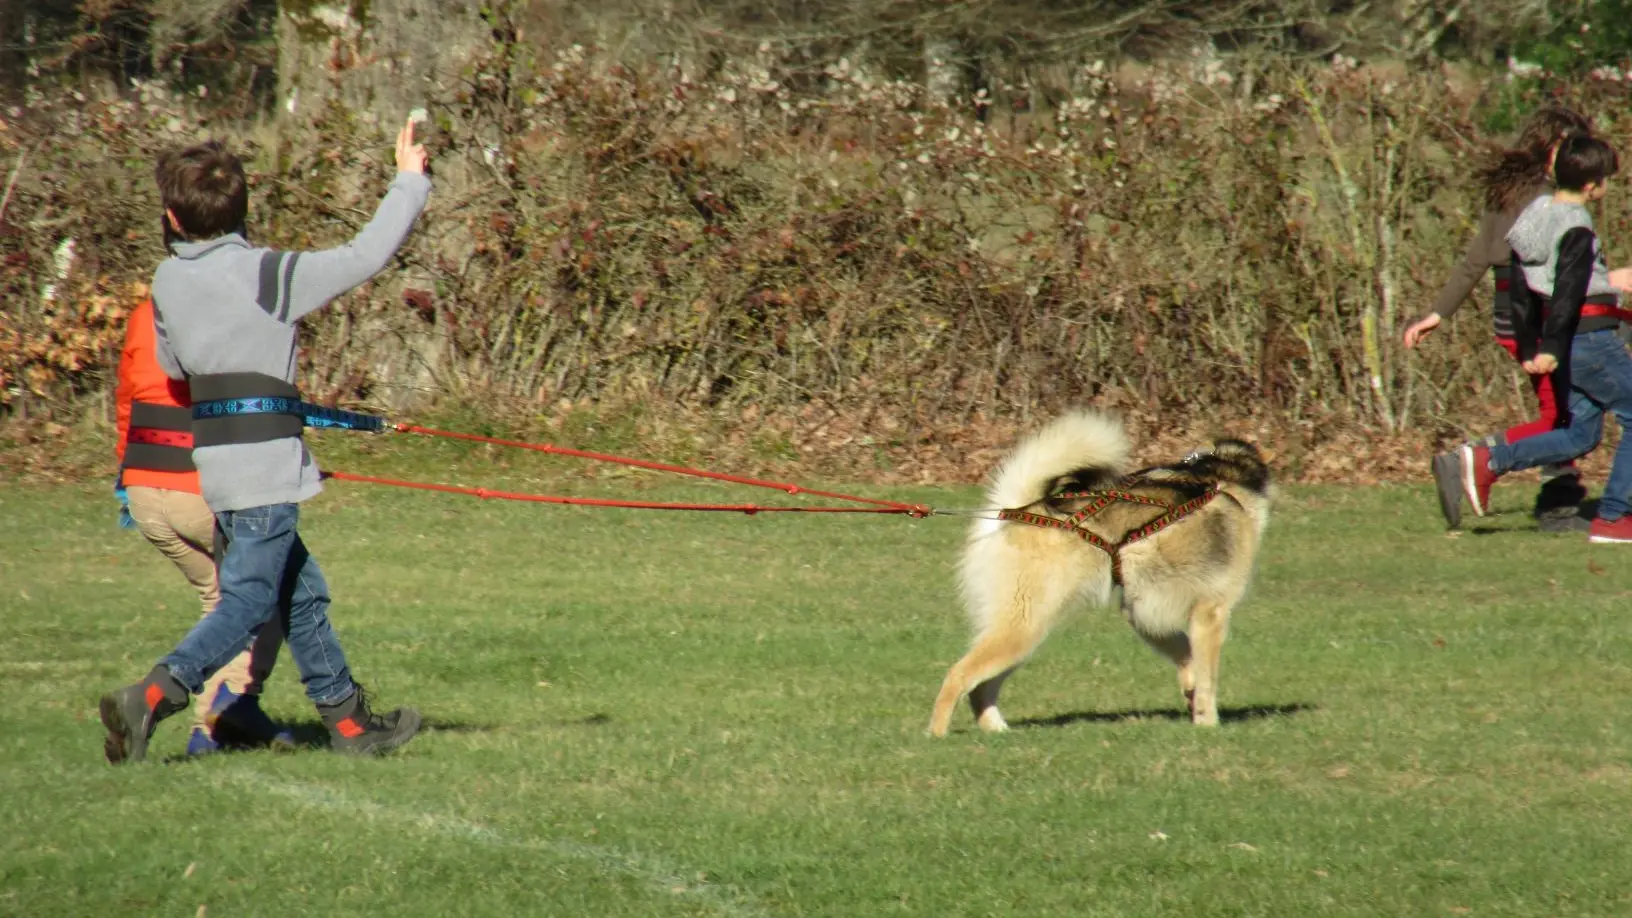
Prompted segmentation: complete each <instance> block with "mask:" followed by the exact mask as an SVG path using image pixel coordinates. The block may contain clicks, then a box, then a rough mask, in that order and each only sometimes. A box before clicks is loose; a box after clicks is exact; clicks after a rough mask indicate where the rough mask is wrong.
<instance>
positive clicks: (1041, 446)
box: [986, 411, 1130, 509]
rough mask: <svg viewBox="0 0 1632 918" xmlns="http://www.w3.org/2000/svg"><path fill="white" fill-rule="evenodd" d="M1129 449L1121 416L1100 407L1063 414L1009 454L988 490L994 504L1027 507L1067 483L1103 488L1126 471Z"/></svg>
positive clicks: (993, 505)
mask: <svg viewBox="0 0 1632 918" xmlns="http://www.w3.org/2000/svg"><path fill="white" fill-rule="evenodd" d="M1129 451H1130V447H1129V446H1128V435H1127V434H1126V433H1125V432H1123V430H1122V423H1121V422H1120V421H1118V420H1116V419H1115V418H1112V417H1108V416H1106V415H1103V414H1099V413H1098V412H1094V411H1073V412H1071V413H1069V414H1065V415H1062V416H1061V417H1059V418H1056V419H1055V420H1054V421H1053V422H1052V423H1050V424H1049V425H1048V426H1047V427H1044V428H1043V429H1042V430H1039V431H1038V432H1036V433H1034V434H1032V435H1031V436H1030V437H1027V438H1026V439H1025V440H1023V441H1021V443H1020V445H1019V446H1017V447H1015V450H1014V452H1012V453H1010V454H1009V458H1008V459H1007V460H1005V461H1004V463H1003V467H1002V468H1000V469H999V470H998V472H997V475H996V477H994V478H993V480H992V486H991V488H990V489H989V490H988V491H987V492H986V498H987V501H988V502H989V503H988V506H992V507H1000V508H1004V509H1011V508H1014V507H1024V506H1026V505H1028V504H1034V503H1036V502H1037V501H1040V500H1042V499H1043V498H1045V497H1047V496H1048V495H1049V492H1051V491H1053V490H1055V489H1056V488H1058V487H1060V486H1061V485H1062V484H1067V483H1069V484H1071V485H1072V486H1073V487H1083V488H1092V487H1102V486H1104V485H1105V484H1108V483H1110V482H1111V481H1113V480H1115V479H1116V478H1118V477H1120V476H1121V475H1122V473H1123V472H1124V471H1125V470H1126V468H1127V464H1128V453H1129Z"/></svg>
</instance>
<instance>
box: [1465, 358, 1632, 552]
mask: <svg viewBox="0 0 1632 918" xmlns="http://www.w3.org/2000/svg"><path fill="white" fill-rule="evenodd" d="M1605 412H1608V413H1611V414H1613V415H1615V419H1616V420H1617V421H1619V422H1620V423H1621V445H1620V446H1619V447H1618V448H1617V449H1616V450H1615V464H1614V465H1613V466H1612V467H1611V468H1610V472H1609V481H1607V482H1605V483H1604V496H1603V498H1602V499H1601V500H1599V502H1598V518H1599V519H1602V520H1604V521H1606V522H1609V521H1613V520H1618V519H1620V518H1621V517H1623V516H1625V515H1626V514H1627V512H1628V511H1632V437H1629V436H1628V432H1629V431H1632V354H1629V353H1628V352H1627V349H1626V345H1625V344H1623V343H1621V339H1620V337H1619V336H1618V335H1616V333H1615V330H1614V329H1607V328H1606V329H1604V330H1602V331H1595V332H1587V333H1586V334H1584V335H1576V336H1575V338H1574V340H1573V341H1572V342H1571V343H1570V426H1568V427H1563V428H1560V429H1558V430H1550V431H1548V432H1547V433H1544V434H1537V435H1536V436H1534V437H1526V438H1525V439H1523V440H1520V441H1518V442H1517V443H1509V444H1503V445H1500V446H1495V447H1492V448H1491V450H1490V470H1491V471H1493V472H1515V471H1518V470H1519V469H1529V468H1535V467H1536V466H1538V465H1547V464H1548V463H1550V462H1564V461H1567V460H1570V459H1574V458H1576V457H1577V456H1581V455H1583V454H1585V453H1587V452H1589V451H1591V450H1592V448H1593V447H1595V446H1597V445H1598V441H1599V440H1600V439H1601V438H1602V437H1603V434H1604V413H1605Z"/></svg>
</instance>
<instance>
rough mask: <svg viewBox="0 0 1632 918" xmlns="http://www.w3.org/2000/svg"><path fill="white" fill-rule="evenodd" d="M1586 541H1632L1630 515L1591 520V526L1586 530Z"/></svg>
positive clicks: (1631, 518)
mask: <svg viewBox="0 0 1632 918" xmlns="http://www.w3.org/2000/svg"><path fill="white" fill-rule="evenodd" d="M1587 541H1589V542H1632V516H1623V517H1621V518H1620V519H1618V520H1606V519H1603V518H1599V519H1595V520H1593V521H1592V528H1591V529H1589V530H1587Z"/></svg>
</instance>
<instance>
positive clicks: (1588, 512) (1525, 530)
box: [1463, 497, 1598, 536]
mask: <svg viewBox="0 0 1632 918" xmlns="http://www.w3.org/2000/svg"><path fill="white" fill-rule="evenodd" d="M1575 515H1576V516H1577V517H1578V518H1579V519H1581V520H1582V521H1583V522H1590V521H1591V520H1593V519H1594V518H1596V517H1597V516H1598V498H1596V497H1593V498H1589V499H1587V500H1584V501H1582V502H1581V505H1580V506H1579V507H1578V508H1577V509H1576V513H1575ZM1497 517H1509V518H1513V519H1516V520H1517V521H1516V522H1514V523H1513V525H1508V526H1501V525H1489V524H1485V525H1477V526H1468V527H1466V529H1465V531H1466V532H1467V533H1468V535H1474V536H1493V535H1514V534H1530V535H1534V534H1538V533H1539V534H1541V535H1573V536H1581V535H1585V534H1586V531H1587V529H1586V526H1585V525H1582V526H1581V528H1579V529H1574V530H1564V531H1557V530H1553V531H1549V530H1545V529H1541V528H1540V527H1539V526H1538V525H1537V523H1536V520H1535V518H1534V517H1533V516H1531V515H1530V512H1529V511H1528V510H1526V511H1520V512H1516V513H1497V514H1492V515H1491V516H1487V517H1485V519H1487V520H1490V519H1493V518H1497ZM1475 519H1478V518H1477V517H1475ZM1466 521H1467V517H1463V522H1466Z"/></svg>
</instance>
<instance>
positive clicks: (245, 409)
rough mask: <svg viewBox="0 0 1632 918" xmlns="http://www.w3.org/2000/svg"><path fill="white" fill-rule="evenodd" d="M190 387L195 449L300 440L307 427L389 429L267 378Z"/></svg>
mask: <svg viewBox="0 0 1632 918" xmlns="http://www.w3.org/2000/svg"><path fill="white" fill-rule="evenodd" d="M188 385H189V386H190V388H191V389H192V397H193V446H194V448H199V447H205V446H225V445H228V444H235V443H264V442H266V441H268V440H283V439H288V438H290V437H299V436H300V435H301V433H302V431H304V430H305V428H307V427H327V428H338V429H343V430H369V431H378V430H384V429H385V420H384V419H383V418H377V417H374V416H372V415H367V414H358V413H356V412H354V411H342V410H341V409H338V408H325V407H323V406H322V405H313V404H311V403H309V402H306V401H304V400H302V399H301V397H300V390H299V389H296V388H295V387H294V386H293V385H290V384H289V383H287V382H284V381H283V380H282V379H279V378H277V377H275V376H268V375H266V374H264V373H216V374H207V375H201V376H194V377H191V378H190V379H189V380H188Z"/></svg>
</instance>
